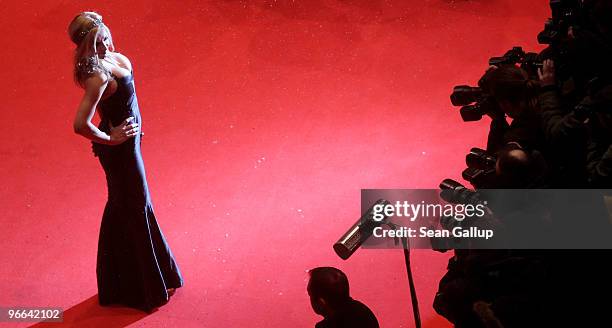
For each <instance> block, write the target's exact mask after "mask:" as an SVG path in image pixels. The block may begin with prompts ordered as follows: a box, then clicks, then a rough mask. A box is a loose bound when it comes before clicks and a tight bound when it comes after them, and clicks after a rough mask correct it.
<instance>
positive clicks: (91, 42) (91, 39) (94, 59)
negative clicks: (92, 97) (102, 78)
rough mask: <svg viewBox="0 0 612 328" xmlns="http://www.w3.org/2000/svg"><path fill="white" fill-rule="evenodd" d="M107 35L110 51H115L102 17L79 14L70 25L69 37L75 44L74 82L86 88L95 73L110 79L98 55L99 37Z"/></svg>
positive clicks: (89, 13)
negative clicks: (87, 82)
mask: <svg viewBox="0 0 612 328" xmlns="http://www.w3.org/2000/svg"><path fill="white" fill-rule="evenodd" d="M101 34H105V35H106V36H108V39H109V41H110V46H109V50H110V51H115V46H114V45H113V38H112V36H111V33H110V30H109V29H108V27H107V26H106V25H104V23H103V22H102V16H101V15H100V14H98V13H96V12H93V11H85V12H82V13H80V14H78V15H77V16H76V17H75V18H74V19H73V20H72V22H70V25H68V36H69V37H70V40H72V42H74V44H75V45H76V48H75V49H74V81H75V83H77V84H78V85H79V86H81V87H83V88H84V87H85V80H87V78H88V77H90V76H91V75H92V74H94V73H95V72H100V73H102V74H104V75H106V76H108V77H110V72H109V71H108V70H107V69H106V68H105V67H104V65H102V63H101V62H100V59H99V58H98V55H97V49H96V43H97V40H98V36H99V35H101Z"/></svg>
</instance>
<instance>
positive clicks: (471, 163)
mask: <svg viewBox="0 0 612 328" xmlns="http://www.w3.org/2000/svg"><path fill="white" fill-rule="evenodd" d="M496 162H497V158H496V157H495V156H493V155H490V154H488V153H487V152H486V151H485V150H483V149H480V148H472V149H471V150H470V153H469V154H467V156H465V163H466V164H467V166H468V167H467V168H466V169H465V170H463V172H462V173H461V175H462V177H463V179H465V180H466V181H469V182H470V184H471V185H472V186H474V188H476V189H485V188H494V187H495V185H496V179H497V176H496V173H495V163H496Z"/></svg>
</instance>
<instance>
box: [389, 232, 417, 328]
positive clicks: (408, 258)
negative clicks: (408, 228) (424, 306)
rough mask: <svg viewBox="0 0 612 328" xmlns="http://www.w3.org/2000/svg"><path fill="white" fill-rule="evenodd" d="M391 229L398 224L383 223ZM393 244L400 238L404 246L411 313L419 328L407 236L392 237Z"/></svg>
mask: <svg viewBox="0 0 612 328" xmlns="http://www.w3.org/2000/svg"><path fill="white" fill-rule="evenodd" d="M384 224H385V225H386V226H388V227H389V228H391V229H394V230H397V229H398V228H399V226H397V225H396V224H395V223H392V222H390V221H387V222H385V223H384ZM393 239H394V240H395V244H396V245H397V240H398V239H400V240H401V241H402V246H403V248H404V261H405V262H406V272H407V273H408V285H409V286H410V300H411V301H412V313H413V315H414V324H415V327H416V328H421V315H420V314H419V300H418V299H417V294H416V288H415V287H414V279H413V277H412V269H411V267H410V242H409V241H408V237H406V236H404V237H394V238H393Z"/></svg>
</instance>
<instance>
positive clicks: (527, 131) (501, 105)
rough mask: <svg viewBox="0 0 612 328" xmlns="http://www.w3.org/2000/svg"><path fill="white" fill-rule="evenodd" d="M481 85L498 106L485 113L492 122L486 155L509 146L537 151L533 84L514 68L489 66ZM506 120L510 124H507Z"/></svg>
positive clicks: (537, 119) (537, 120) (535, 86)
mask: <svg viewBox="0 0 612 328" xmlns="http://www.w3.org/2000/svg"><path fill="white" fill-rule="evenodd" d="M481 81H482V85H483V87H484V88H486V89H487V90H488V92H489V93H490V94H491V96H492V97H493V98H494V99H495V101H496V103H497V105H498V106H497V109H496V110H492V111H490V112H488V113H487V114H488V115H489V116H490V117H491V119H492V121H491V127H490V130H489V135H488V138H487V152H488V153H490V154H495V153H497V152H498V151H500V150H501V149H502V148H503V147H504V146H505V145H507V144H508V143H510V142H514V143H517V144H519V145H521V147H525V148H528V149H541V148H542V147H543V144H544V139H543V135H542V131H541V128H540V126H541V123H540V117H539V110H538V109H537V107H538V101H537V100H538V99H537V91H538V83H537V81H533V80H530V79H529V78H528V74H527V72H526V71H524V70H523V69H521V68H519V67H516V66H514V65H509V66H501V67H495V66H492V67H491V68H490V69H489V70H488V71H487V73H485V75H484V76H483V78H482V79H481ZM506 116H508V117H509V118H511V119H512V123H510V124H508V122H507V121H506Z"/></svg>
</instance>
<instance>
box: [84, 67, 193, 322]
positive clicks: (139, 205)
mask: <svg viewBox="0 0 612 328" xmlns="http://www.w3.org/2000/svg"><path fill="white" fill-rule="evenodd" d="M115 80H116V81H117V90H116V91H115V93H113V94H112V95H111V96H110V97H108V98H106V99H104V100H101V101H100V102H99V105H98V108H99V110H100V116H101V118H102V119H101V122H100V125H99V128H100V130H102V131H105V132H107V133H108V132H109V131H110V127H109V124H108V123H109V122H111V123H112V125H113V126H118V125H120V124H121V123H122V122H123V121H124V120H125V119H126V118H128V117H130V116H132V117H134V122H135V123H138V124H139V125H140V126H141V127H142V124H141V117H140V111H139V109H138V101H137V99H136V92H135V89H134V78H133V74H130V75H128V76H126V77H116V78H115ZM140 141H141V136H140V135H138V136H136V137H134V138H130V139H128V140H127V141H126V142H124V143H122V144H120V145H115V146H110V145H103V144H98V143H93V151H94V154H95V155H96V156H97V157H98V158H99V160H100V163H101V164H102V167H103V168H104V173H105V174H106V182H107V187H108V201H107V203H106V207H105V208H104V215H103V217H102V224H101V227H100V239H99V241H98V259H97V267H96V273H97V278H98V297H99V302H100V304H101V305H110V304H122V305H126V306H129V307H133V308H137V309H141V310H144V311H147V312H149V311H151V310H153V309H155V308H156V307H159V306H161V305H164V304H166V303H167V302H168V299H169V295H168V293H167V291H166V289H169V288H178V287H181V286H182V285H183V278H182V276H181V273H180V270H179V267H178V266H177V264H176V262H175V260H174V256H173V255H172V252H171V251H170V247H168V244H167V243H166V240H165V238H164V235H163V234H162V232H161V230H160V228H159V226H158V224H157V221H156V219H155V215H154V214H153V206H152V204H151V197H150V195H149V189H148V187H147V180H146V176H145V169H144V163H143V160H142V155H141V152H140Z"/></svg>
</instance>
